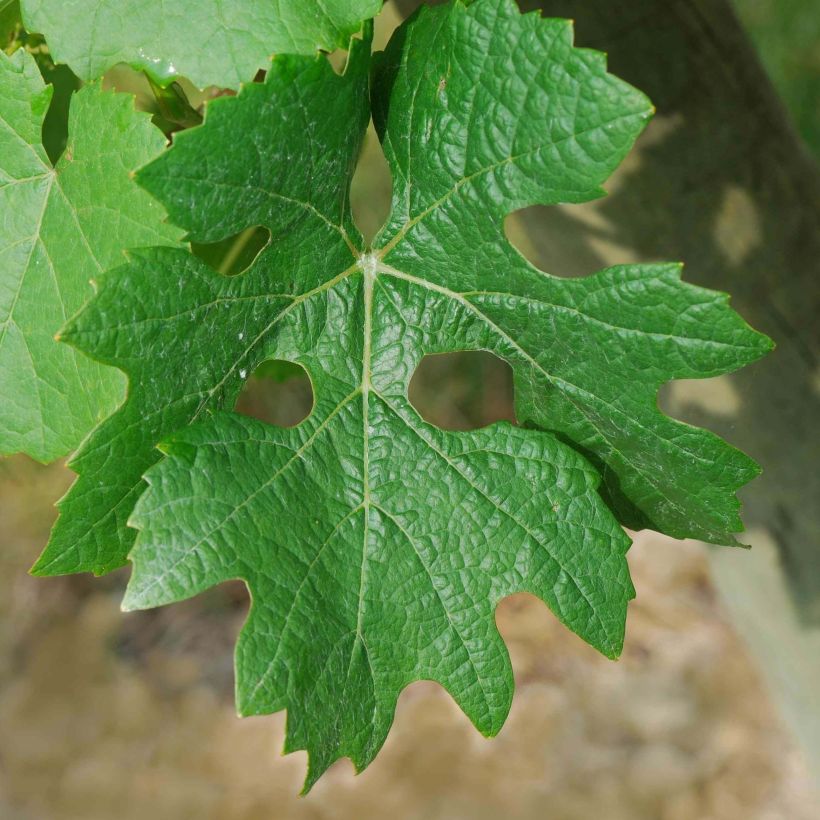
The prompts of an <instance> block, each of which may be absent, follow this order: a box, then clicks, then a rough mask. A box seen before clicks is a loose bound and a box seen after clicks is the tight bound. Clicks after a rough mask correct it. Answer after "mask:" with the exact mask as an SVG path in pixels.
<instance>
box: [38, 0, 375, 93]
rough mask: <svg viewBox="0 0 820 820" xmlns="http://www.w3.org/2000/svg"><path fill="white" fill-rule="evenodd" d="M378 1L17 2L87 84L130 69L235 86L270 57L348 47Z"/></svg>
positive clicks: (157, 76)
mask: <svg viewBox="0 0 820 820" xmlns="http://www.w3.org/2000/svg"><path fill="white" fill-rule="evenodd" d="M381 6H382V0H197V2H190V0H126V2H122V0H72V2H71V3H66V2H65V0H22V11H23V20H24V21H25V25H26V28H27V29H28V30H29V31H37V32H40V33H41V34H44V35H45V37H46V39H47V40H48V44H49V48H50V50H51V53H52V54H53V55H54V58H55V59H56V60H57V61H59V62H63V63H67V64H68V65H69V66H71V68H72V69H73V71H74V72H75V74H77V75H78V76H79V77H82V79H84V80H93V79H96V78H97V77H100V76H102V74H103V73H104V72H105V71H106V70H107V69H109V68H111V67H112V66H114V65H116V64H117V63H127V64H129V65H131V66H133V67H134V68H136V69H138V70H141V71H145V72H147V73H148V74H150V75H151V76H152V77H153V78H154V79H155V80H156V81H157V82H160V83H164V82H168V81H169V80H170V79H172V78H173V77H176V76H179V75H181V76H184V77H187V78H188V79H189V80H191V82H193V83H195V84H196V85H198V86H199V87H200V88H204V87H205V86H208V85H215V86H219V87H224V88H236V87H238V85H239V83H240V82H242V81H243V80H248V79H250V78H251V77H253V75H254V74H255V73H256V71H257V70H258V69H260V68H264V67H265V66H266V65H267V63H268V61H269V60H270V57H271V55H273V54H275V53H280V52H281V53H293V54H312V53H314V52H315V51H317V50H318V49H323V50H326V51H332V50H333V49H335V48H346V47H347V44H348V41H349V39H350V35H351V34H353V33H354V32H356V31H358V30H359V29H360V27H361V24H362V21H363V20H366V19H369V18H370V17H373V16H374V15H376V14H378V12H379V9H380V8H381Z"/></svg>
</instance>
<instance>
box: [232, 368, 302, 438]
mask: <svg viewBox="0 0 820 820" xmlns="http://www.w3.org/2000/svg"><path fill="white" fill-rule="evenodd" d="M312 410H313V385H312V384H311V383H310V377H309V376H308V374H307V371H306V370H305V369H304V367H302V366H301V365H298V364H296V363H295V362H286V361H283V360H281V359H269V360H268V361H265V362H262V364H260V365H259V367H257V368H256V370H254V372H253V374H252V375H251V377H250V378H249V379H248V380H247V381H246V382H245V386H244V387H243V388H242V392H241V393H240V394H239V399H238V401H237V403H236V412H237V413H242V415H244V416H250V417H251V418H254V419H259V421H264V422H265V423H267V424H273V425H275V426H276V427H294V426H296V425H297V424H299V422H302V421H304V420H305V419H306V418H307V417H308V416H309V415H310V413H311V411H312Z"/></svg>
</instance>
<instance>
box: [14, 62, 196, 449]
mask: <svg viewBox="0 0 820 820" xmlns="http://www.w3.org/2000/svg"><path fill="white" fill-rule="evenodd" d="M51 97H52V86H47V85H45V84H44V83H43V80H42V79H41V77H40V72H39V70H38V68H37V66H36V64H35V62H34V59H33V58H32V57H31V55H29V54H27V53H26V52H25V51H24V50H22V49H21V50H19V51H17V52H16V53H15V54H14V55H13V56H12V57H6V56H5V55H4V54H1V53H0V213H2V214H3V220H2V222H0V395H2V396H3V401H2V402H0V453H3V454H8V453H13V452H25V453H28V454H29V455H31V456H33V457H34V458H36V459H38V460H39V461H51V460H53V459H55V458H58V457H59V456H63V455H65V454H66V453H67V452H69V451H71V450H73V449H74V448H75V447H76V446H77V445H78V444H79V443H80V441H81V440H82V438H83V437H84V436H85V435H86V434H87V433H88V432H89V430H91V429H92V428H93V427H94V426H95V425H97V424H99V422H100V421H101V420H102V419H104V418H105V417H106V416H107V415H109V414H110V413H111V412H112V411H113V410H114V409H115V408H116V406H117V404H118V403H119V402H120V401H121V400H122V396H123V392H124V379H123V377H122V374H121V373H119V372H117V371H116V370H113V369H111V368H106V367H103V366H101V365H100V364H99V363H97V362H94V361H91V360H90V359H88V358H86V357H85V356H82V355H80V354H78V353H76V352H75V351H72V350H71V349H70V348H68V347H67V346H65V345H58V344H56V343H55V341H54V334H55V333H56V332H57V331H58V330H59V329H60V327H61V325H62V324H63V323H64V322H65V320H66V318H68V317H70V316H72V315H73V314H74V313H76V312H77V311H78V310H79V309H80V307H82V305H83V303H84V302H85V301H86V300H87V299H88V297H89V296H91V293H92V289H91V287H90V285H89V280H90V279H91V278H92V277H95V276H97V275H98V274H99V273H100V272H101V271H104V270H105V269H106V268H108V267H111V266H114V265H117V264H120V263H121V262H122V261H123V255H122V252H123V249H124V248H126V247H130V246H134V245H156V244H163V243H173V242H174V241H175V238H176V237H177V236H178V235H179V233H180V232H179V231H178V230H176V229H174V228H171V227H169V226H168V225H165V224H163V223H162V219H163V216H164V214H163V211H162V208H161V207H160V206H159V204H158V203H157V202H155V201H154V200H153V199H152V198H151V197H150V196H148V195H147V194H146V193H145V192H144V191H142V190H140V189H139V188H138V187H137V185H136V184H135V183H134V182H133V180H132V179H131V178H130V177H129V172H130V171H131V170H132V169H134V168H137V167H139V166H140V165H143V164H144V163H146V162H147V161H148V160H149V159H151V158H152V157H154V156H155V155H156V154H157V153H159V151H160V150H162V148H163V146H164V144H165V141H164V138H163V136H162V134H161V133H160V132H159V131H158V130H157V129H156V128H154V127H153V126H152V125H151V123H150V121H149V120H148V117H147V116H146V115H144V114H138V113H137V112H136V111H135V110H134V108H133V98H131V97H129V96H126V95H119V94H113V93H106V92H103V91H101V90H100V89H99V88H98V87H97V86H88V87H86V88H84V89H83V90H82V91H80V92H79V93H77V94H76V95H74V97H73V102H72V104H71V114H70V139H69V144H68V146H67V148H66V149H65V151H64V152H63V155H62V157H61V158H60V160H59V161H58V162H57V164H56V166H52V164H51V162H50V161H49V159H48V157H47V155H46V151H45V148H44V147H43V144H42V130H43V121H44V119H45V116H46V113H47V111H48V108H49V103H50V101H51Z"/></svg>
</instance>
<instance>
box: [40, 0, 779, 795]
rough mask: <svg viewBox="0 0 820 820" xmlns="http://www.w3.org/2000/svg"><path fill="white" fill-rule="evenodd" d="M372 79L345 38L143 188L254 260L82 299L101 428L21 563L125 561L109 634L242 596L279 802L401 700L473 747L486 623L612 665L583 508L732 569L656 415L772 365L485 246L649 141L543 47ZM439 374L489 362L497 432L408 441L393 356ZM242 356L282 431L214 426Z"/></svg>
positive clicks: (726, 331) (254, 710)
mask: <svg viewBox="0 0 820 820" xmlns="http://www.w3.org/2000/svg"><path fill="white" fill-rule="evenodd" d="M370 77H371V65H370V55H369V43H368V42H367V41H366V40H365V41H358V40H357V41H354V42H353V43H352V47H351V53H350V57H349V62H348V65H347V69H346V71H345V73H344V74H343V75H342V76H339V75H337V74H335V73H334V71H333V69H332V68H331V66H330V64H329V63H328V61H327V60H326V59H325V58H323V57H314V58H309V57H298V56H280V57H277V58H276V59H275V60H273V62H272V64H271V66H270V69H269V71H268V74H267V78H266V80H265V82H264V83H263V84H252V85H249V86H247V87H245V88H243V89H242V91H241V92H240V94H239V95H238V96H237V97H234V98H221V99H218V100H216V101H214V102H213V103H212V104H211V105H210V106H209V109H208V112H207V116H206V120H205V123H204V125H203V126H201V127H199V128H195V129H191V130H190V131H187V132H183V133H180V134H178V135H177V136H176V138H175V143H174V147H173V148H172V149H171V150H170V151H168V152H166V153H165V154H164V155H162V156H161V157H160V158H159V159H157V160H156V161H154V162H152V163H151V164H150V165H148V166H147V167H146V168H144V169H143V170H142V171H141V172H140V174H139V176H138V180H139V182H140V184H141V185H142V186H143V187H145V188H146V189H147V190H148V191H149V192H150V193H152V194H153V195H154V196H155V197H156V198H157V199H158V200H159V201H160V202H161V203H162V204H163V205H164V206H165V207H166V209H167V211H168V213H169V215H170V218H171V220H172V222H174V223H175V224H176V225H178V226H180V227H181V228H183V229H184V230H185V231H186V232H187V233H188V236H189V238H190V239H191V240H192V241H195V242H203V243H208V242H216V241H219V240H221V239H224V238H225V237H228V236H231V235H233V234H236V233H239V232H240V231H243V230H245V229H248V228H251V227H255V226H264V227H266V228H267V229H268V230H269V231H270V234H271V241H270V242H269V244H268V245H267V246H266V248H265V249H264V250H263V251H262V252H261V253H260V255H259V256H258V257H257V259H256V261H255V262H254V263H253V265H252V266H251V267H250V269H249V270H248V271H247V272H245V273H244V274H243V275H241V276H237V277H226V276H221V275H219V274H217V273H216V272H215V271H213V270H212V269H211V268H209V267H208V266H207V265H205V264H204V263H203V262H201V261H200V260H198V259H196V258H194V257H193V256H191V255H190V254H188V253H187V252H186V251H184V250H182V249H178V248H155V249H149V250H141V251H139V252H137V253H134V254H133V255H132V256H131V258H130V260H129V262H128V264H127V265H125V266H123V267H121V268H119V269H117V270H116V271H113V272H112V273H111V274H109V275H106V276H104V277H102V278H101V280H100V288H99V292H98V294H97V296H96V297H95V298H94V300H93V301H92V302H91V304H90V305H89V306H88V307H87V308H86V309H85V310H84V311H83V312H82V313H81V314H80V315H79V317H78V318H77V319H75V320H74V321H72V322H71V323H70V324H69V325H68V327H67V328H66V329H65V331H64V333H63V335H64V338H65V339H66V340H67V341H69V342H70V343H71V344H73V345H75V346H76V347H78V348H80V349H82V350H83V351H86V352H87V353H89V354H90V355H92V356H94V357H95V358H96V359H98V360H99V361H101V362H103V363H105V364H109V365H114V366H116V367H118V368H120V369H121V370H123V371H125V372H126V373H127V374H128V378H129V392H128V397H127V400H126V402H125V403H124V405H123V406H122V407H121V408H120V409H119V410H118V411H117V412H116V413H115V414H114V415H112V416H111V417H110V418H109V419H108V420H106V421H105V422H104V423H103V424H102V425H101V426H100V427H99V428H98V429H97V430H96V431H95V432H94V434H93V435H92V436H91V437H90V439H89V440H88V441H87V442H86V443H85V445H84V446H83V448H82V449H81V451H80V453H79V454H78V456H77V457H76V459H75V461H74V468H75V469H76V470H77V472H78V473H79V478H78V480H77V482H76V483H75V485H74V487H73V488H72V490H71V491H70V492H69V494H68V496H67V497H66V499H65V500H64V501H63V502H62V505H61V513H62V514H61V517H60V519H59V520H58V523H57V527H56V529H55V532H54V535H53V538H52V541H51V543H50V545H49V547H48V549H47V553H46V556H45V557H44V559H42V560H41V562H40V564H39V565H38V568H39V570H40V571H42V572H43V573H44V574H52V573H57V572H69V571H83V570H85V571H88V570H91V571H95V572H105V571H108V570H110V569H112V568H114V567H116V566H120V565H121V564H123V563H124V562H125V560H126V558H127V557H130V559H131V560H132V561H133V565H134V569H133V574H132V578H131V582H130V584H129V587H128V591H127V594H126V600H125V604H124V605H125V606H126V608H141V607H149V606H155V605H160V604H165V603H169V602H172V601H177V600H180V599H183V598H186V597H189V596H192V595H195V594H197V593H198V592H200V591H202V590H204V589H206V588H208V587H210V586H213V585H214V584H218V583H220V582H222V581H224V580H227V579H231V578H241V579H243V580H244V581H245V582H246V583H247V585H248V586H249V588H250V590H251V593H252V598H253V605H252V608H251V613H250V615H249V618H248V621H247V623H246V625H245V627H244V629H243V631H242V634H241V636H240V639H239V643H238V646H237V658H236V662H237V699H238V705H239V709H240V712H241V713H242V714H258V713H265V712H271V711H276V710H280V709H283V708H287V709H288V739H287V745H286V748H287V750H293V749H306V750H308V752H309V759H310V764H309V772H308V780H307V783H308V785H310V784H311V783H313V782H314V781H315V780H316V778H318V777H319V776H320V775H321V773H322V772H323V771H324V770H325V769H326V768H327V767H328V766H329V765H330V764H331V763H332V762H333V761H334V760H336V759H337V758H339V757H341V756H348V757H350V758H351V759H352V760H353V762H354V763H355V765H356V766H357V768H359V769H361V768H363V767H364V766H366V765H367V764H368V763H369V762H370V761H371V760H372V759H373V757H374V756H375V754H376V752H377V751H378V749H379V748H380V746H381V744H382V743H383V741H384V738H385V737H386V734H387V731H388V728H389V726H390V723H391V721H392V717H393V711H394V708H395V703H396V698H397V697H398V694H399V693H400V691H401V689H402V688H403V687H404V686H406V685H407V684H408V683H410V682H411V681H414V680H417V679H420V678H428V679H432V680H436V681H439V682H440V683H441V684H442V685H443V686H444V687H445V688H446V689H447V690H448V691H449V692H450V693H451V694H452V695H453V697H454V698H455V699H456V700H457V701H458V703H459V704H460V705H461V707H462V708H463V709H464V711H465V712H466V713H467V714H468V715H469V717H470V718H471V720H472V721H473V722H474V723H475V725H476V726H477V727H478V728H479V729H480V730H481V731H482V732H484V733H485V734H488V735H490V734H494V733H496V732H497V731H498V730H499V729H500V727H501V725H502V723H503V721H504V718H505V716H506V714H507V711H508V709H509V705H510V699H511V697H512V675H511V670H510V665H509V659H508V656H507V653H506V649H505V647H504V645H503V642H502V641H501V639H500V637H499V635H498V632H497V630H496V627H495V623H494V619H493V613H494V609H495V607H496V605H497V603H498V601H499V600H501V599H502V598H503V597H505V596H507V595H509V594H511V593H513V592H517V591H529V592H531V593H533V594H535V595H537V596H538V597H540V598H541V599H542V600H543V601H545V602H546V603H547V605H548V606H549V607H550V608H551V609H552V611H553V612H554V613H555V614H556V616H557V617H558V618H559V619H560V620H561V621H562V622H563V623H565V624H566V625H567V626H568V627H569V628H570V629H572V630H574V631H575V632H576V633H577V634H579V635H580V636H581V637H582V638H583V639H584V640H586V641H588V642H589V643H591V644H592V645H593V646H595V647H596V648H598V649H599V650H600V651H602V652H603V653H604V654H606V655H608V656H610V657H616V656H617V655H618V654H619V652H620V650H621V647H622V643H623V634H624V621H625V614H626V606H627V602H628V601H629V599H630V598H631V597H632V595H633V589H632V585H631V582H630V580H629V573H628V567H627V564H626V559H625V553H626V550H627V548H628V545H629V539H628V538H627V537H626V535H625V534H624V532H623V530H622V529H621V526H620V524H619V521H618V518H617V517H616V515H615V514H614V513H613V511H612V510H613V509H614V510H615V512H616V513H617V514H618V516H619V517H620V518H621V519H622V520H623V521H626V522H627V523H629V522H630V521H635V520H641V521H645V522H651V525H652V526H654V527H656V528H658V529H660V530H663V531H665V532H667V533H669V534H672V535H675V536H678V537H685V536H693V537H698V538H702V539H704V540H707V541H714V542H718V543H732V542H733V533H734V532H736V531H738V530H739V529H741V525H740V521H739V518H738V506H737V500H736V497H735V490H736V489H737V488H738V487H739V486H740V485H742V484H743V483H744V482H746V481H748V480H749V479H750V478H751V477H752V476H753V475H754V474H755V472H756V467H755V465H754V464H753V462H751V461H750V460H749V459H748V458H747V457H746V456H744V455H743V454H741V453H739V452H738V451H736V450H734V449H733V448H731V447H729V446H728V445H727V444H725V443H724V442H722V441H721V440H720V439H718V438H717V437H715V436H713V435H712V434H710V433H708V432H706V431H703V430H698V429H696V428H693V427H689V426H687V425H683V424H681V423H679V422H676V421H674V420H672V419H669V418H668V417H666V416H664V415H663V414H661V413H660V411H659V410H658V408H657V403H656V396H657V391H658V389H659V387H660V386H661V385H662V384H663V383H664V382H666V381H669V380H670V379H675V378H698V377H705V376H713V375H717V374H719V373H724V372H727V371H730V370H733V369H735V368H737V367H740V366H741V365H743V364H745V363H747V362H749V361H753V360H754V359H756V358H758V357H759V356H760V355H762V354H763V353H764V352H765V351H766V350H767V349H768V346H769V343H768V340H766V339H765V338H764V337H762V336H760V335H759V334H756V333H755V332H754V331H752V330H751V329H750V328H749V327H748V326H747V325H746V324H745V323H744V322H743V321H742V320H741V319H740V317H739V316H737V315H736V314H735V313H734V312H733V311H732V310H731V309H730V308H729V307H728V305H727V299H726V297H725V296H723V295H721V294H716V293H713V292H711V291H707V290H703V289H701V288H696V287H693V286H691V285H688V284H685V283H683V282H682V281H681V280H680V270H679V267H678V266H676V265H669V264H659V265H629V266H619V267H615V268H610V269H607V270H604V271H601V272H600V273H598V274H595V275H594V276H590V277H588V278H586V279H560V278H557V277H554V276H551V275H548V274H545V273H543V272H541V271H538V270H537V269H535V268H534V267H532V266H531V265H530V264H529V263H528V262H527V261H526V260H525V259H524V258H523V257H522V256H521V255H520V254H518V252H517V251H515V249H513V248H512V247H511V246H510V245H509V243H508V242H507V240H506V239H505V236H504V231H503V220H504V218H505V217H506V216H507V215H508V214H509V213H510V212H512V211H514V210H516V209H518V208H522V207H525V206H527V205H531V204H534V203H541V204H556V203H566V202H583V201H586V200H589V199H591V198H594V197H597V196H599V195H600V194H601V185H602V183H603V182H604V181H605V180H606V178H607V177H608V176H609V175H610V173H611V172H612V171H613V170H614V168H615V167H616V166H617V165H618V163H619V162H620V161H621V159H622V158H623V157H624V155H625V154H626V153H627V152H628V150H629V149H630V147H631V146H632V144H633V142H634V140H635V139H636V137H637V136H638V134H639V133H640V132H641V130H642V129H643V127H644V126H645V124H646V122H647V121H648V118H649V117H650V115H651V106H650V104H649V102H648V100H647V99H646V98H645V97H644V96H643V95H642V94H640V93H639V92H637V91H635V90H634V89H632V88H631V87H629V86H628V85H626V84H624V83H622V82H620V81H619V80H617V79H615V78H614V77H611V76H610V75H608V74H607V73H606V69H605V61H604V58H603V56H602V55H600V54H598V53H596V52H592V51H588V50H583V49H576V48H574V47H573V46H572V32H571V26H570V24H569V23H568V22H566V21H560V20H545V19H542V18H540V17H539V16H538V15H534V14H529V15H521V14H519V12H518V10H517V8H516V6H515V3H514V2H512V0H477V2H474V3H472V4H470V5H465V4H463V3H461V2H457V3H454V4H452V5H450V6H439V7H435V8H424V9H422V10H421V12H420V13H418V14H417V15H415V16H414V17H413V18H411V20H410V21H408V22H407V23H405V24H404V25H403V26H402V27H401V28H400V29H399V30H398V31H397V32H396V34H395V35H394V37H393V39H392V40H391V43H390V45H389V46H388V49H387V51H386V52H385V53H384V54H383V55H378V56H377V58H376V59H375V61H374V65H373V67H372V88H370V85H371V83H370ZM371 111H372V115H373V118H374V120H375V123H376V127H377V130H378V132H379V135H380V138H381V141H382V145H383V148H384V151H385V155H386V157H387V161H388V163H389V166H390V170H391V173H392V177H393V203H392V210H391V215H390V217H389V219H388V221H387V223H386V225H385V226H384V228H383V229H382V231H381V232H380V233H379V235H378V236H377V238H376V239H375V240H374V242H373V245H372V247H370V248H366V247H363V245H362V240H361V237H360V235H359V233H358V231H357V230H356V228H355V226H354V224H353V222H352V218H351V215H350V209H349V206H348V201H347V196H348V188H349V184H350V180H351V177H352V174H353V171H354V168H355V163H356V160H357V157H358V151H359V147H360V144H361V140H362V136H363V133H364V129H365V127H366V125H367V123H368V120H369V118H370V115H371ZM215 340H218V343H217V342H215ZM465 349H469V350H476V349H483V350H489V351H491V352H493V353H495V354H496V355H498V356H500V357H502V358H504V359H506V360H507V361H508V362H509V363H510V365H511V366H512V368H513V372H514V374H515V389H516V414H517V417H518V418H519V419H520V420H522V421H523V422H527V424H528V427H527V428H524V427H520V428H518V427H513V426H511V425H509V424H506V423H502V424H496V425H492V426H490V427H487V428H485V429H482V430H478V431H473V432H468V433H454V432H445V431H442V430H439V429H437V428H435V427H433V426H431V425H429V424H427V423H426V422H424V421H423V420H422V419H421V418H420V417H419V415H418V413H417V412H416V411H415V410H414V409H413V407H412V406H411V405H410V403H409V401H408V399H407V387H408V384H409V381H410V377H411V375H412V373H413V372H414V369H415V367H416V366H417V364H418V363H419V361H420V360H421V358H422V357H423V356H424V355H425V354H427V353H440V352H446V351H454V350H465ZM272 358H275V359H284V360H290V361H293V362H297V363H298V364H300V365H302V366H303V367H304V368H305V369H306V370H307V371H308V373H309V374H310V377H311V380H312V383H313V389H314V395H315V397H316V403H315V407H314V409H313V411H312V413H311V415H310V416H309V418H308V419H306V420H305V421H304V422H302V423H301V424H300V425H298V426H297V427H295V428H291V429H281V428H277V427H272V426H269V425H265V424H264V423H262V422H259V421H255V420H252V419H248V418H245V417H242V416H238V415H235V414H232V413H229V412H225V409H226V408H230V407H232V406H233V403H234V402H235V400H236V397H237V395H238V393H239V391H240V390H241V387H242V385H243V383H244V381H245V379H246V378H247V376H248V374H250V373H252V372H253V370H254V369H255V368H256V367H257V366H258V365H259V364H260V363H261V362H263V361H265V360H267V359H272ZM536 428H537V429H536ZM158 443H159V446H160V449H161V452H160V450H158V449H157V444H158ZM163 453H164V454H165V456H166V457H164V458H162V454H163ZM160 459H161V460H160ZM590 462H592V464H594V467H593V466H592V464H591V463H590ZM152 465H153V466H152ZM146 471H147V472H146ZM143 475H145V478H146V480H147V482H148V489H147V491H146V490H145V488H146V484H145V482H144V481H143V478H142V476H143ZM600 475H602V476H603V484H601V485H600V487H599V481H600V478H599V476H600ZM605 499H606V501H605ZM607 502H608V503H607ZM135 505H136V507H135ZM132 510H133V512H132ZM129 515H130V519H129ZM126 521H130V523H131V525H132V526H133V527H134V528H135V529H136V530H139V537H138V540H137V542H136V545H135V546H133V549H132V544H133V539H134V534H135V529H131V528H129V527H127V526H125V524H126ZM129 553H130V555H129Z"/></svg>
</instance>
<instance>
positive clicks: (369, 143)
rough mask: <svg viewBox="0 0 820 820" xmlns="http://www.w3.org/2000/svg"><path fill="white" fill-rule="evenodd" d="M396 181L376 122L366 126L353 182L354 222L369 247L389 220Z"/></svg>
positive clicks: (352, 208) (351, 186)
mask: <svg viewBox="0 0 820 820" xmlns="http://www.w3.org/2000/svg"><path fill="white" fill-rule="evenodd" d="M392 195H393V180H392V178H391V176H390V168H389V167H388V165H387V159H386V158H385V156H384V151H382V146H381V143H380V142H379V138H378V137H377V136H376V129H375V128H374V127H373V124H372V123H371V124H370V127H369V128H368V129H367V133H366V134H365V137H364V144H363V146H362V150H361V153H360V154H359V162H358V164H357V165H356V172H355V173H354V174H353V179H352V181H351V183H350V208H351V210H352V211H353V221H354V222H355V223H356V227H357V228H358V229H359V230H360V231H361V233H362V236H363V237H364V243H365V247H369V246H370V243H371V242H372V241H373V237H374V236H375V235H376V234H377V233H378V232H379V228H381V227H382V225H384V223H385V222H386V221H387V217H388V215H389V213H390V199H391V197H392Z"/></svg>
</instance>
